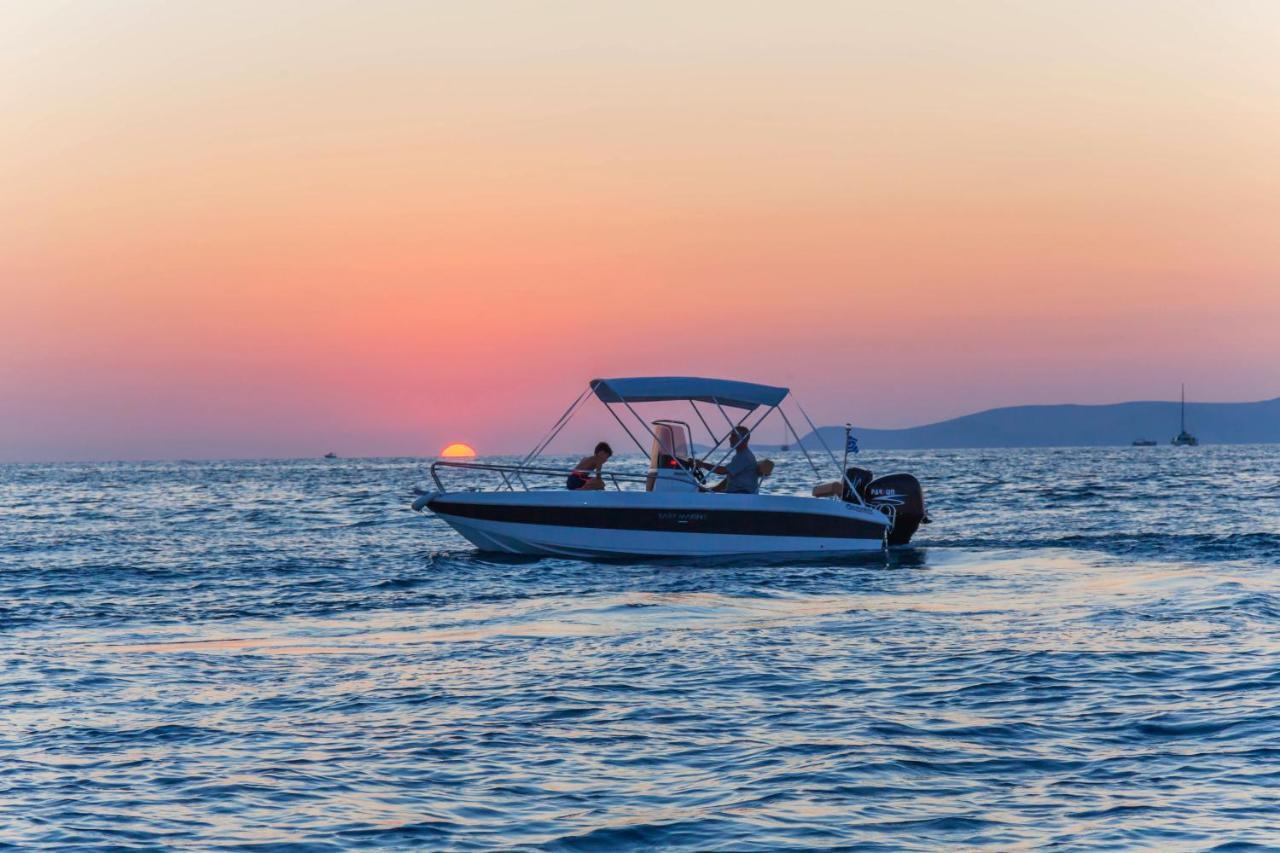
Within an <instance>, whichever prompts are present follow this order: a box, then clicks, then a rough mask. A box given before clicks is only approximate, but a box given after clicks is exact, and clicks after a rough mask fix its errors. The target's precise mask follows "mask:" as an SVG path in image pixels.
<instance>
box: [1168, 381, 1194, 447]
mask: <svg viewBox="0 0 1280 853" xmlns="http://www.w3.org/2000/svg"><path fill="white" fill-rule="evenodd" d="M1180 411H1181V414H1180V418H1181V421H1180V427H1179V430H1178V434H1177V435H1175V436H1174V437H1173V438H1172V439H1171V440H1170V441H1169V443H1170V444H1172V445H1173V446H1174V447H1198V446H1199V445H1200V439H1198V438H1196V437H1195V436H1194V435H1192V434H1191V433H1189V432H1187V386H1186V385H1183V386H1182V408H1181V410H1180Z"/></svg>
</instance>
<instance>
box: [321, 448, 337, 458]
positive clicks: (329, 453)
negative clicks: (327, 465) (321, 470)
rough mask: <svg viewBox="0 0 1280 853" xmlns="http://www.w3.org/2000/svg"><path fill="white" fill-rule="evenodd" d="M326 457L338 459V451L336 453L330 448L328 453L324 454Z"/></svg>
mask: <svg viewBox="0 0 1280 853" xmlns="http://www.w3.org/2000/svg"><path fill="white" fill-rule="evenodd" d="M324 458H325V459H337V458H338V454H336V453H334V452H333V451H332V450H330V451H329V452H328V453H326V454H325V455H324Z"/></svg>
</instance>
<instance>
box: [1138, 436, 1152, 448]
mask: <svg viewBox="0 0 1280 853" xmlns="http://www.w3.org/2000/svg"><path fill="white" fill-rule="evenodd" d="M1133 446H1134V447H1155V446H1156V443H1155V441H1154V440H1152V439H1150V438H1135V439H1134V440H1133Z"/></svg>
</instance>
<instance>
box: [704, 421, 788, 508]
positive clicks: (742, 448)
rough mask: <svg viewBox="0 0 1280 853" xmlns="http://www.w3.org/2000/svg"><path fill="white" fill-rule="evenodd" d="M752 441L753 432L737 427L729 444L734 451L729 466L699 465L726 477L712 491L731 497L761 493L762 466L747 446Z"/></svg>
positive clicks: (730, 437)
mask: <svg viewBox="0 0 1280 853" xmlns="http://www.w3.org/2000/svg"><path fill="white" fill-rule="evenodd" d="M750 440H751V430H749V429H747V428H746V427H744V426H736V427H734V428H733V432H732V433H731V434H730V436H729V444H730V446H731V447H732V448H733V449H734V454H733V458H732V459H730V460H729V464H728V465H708V464H707V463H706V462H699V463H698V465H699V467H701V468H706V469H708V470H710V471H714V472H715V473H717V474H723V475H724V480H723V482H720V483H717V484H716V485H715V486H714V487H713V488H712V491H715V492H728V493H729V494H731V495H754V494H755V493H756V492H758V491H760V474H761V470H760V468H761V464H760V463H758V462H756V455H755V454H754V453H752V452H751V448H749V447H748V446H747V443H748V442H749V441H750ZM770 467H772V463H770Z"/></svg>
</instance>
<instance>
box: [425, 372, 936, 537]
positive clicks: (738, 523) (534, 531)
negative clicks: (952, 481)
mask: <svg viewBox="0 0 1280 853" xmlns="http://www.w3.org/2000/svg"><path fill="white" fill-rule="evenodd" d="M789 395H790V391H789V389H787V388H781V387H777V386H772V385H760V384H755V383H749V382H739V381H735V380H726V379H705V378H701V377H689V376H661V377H629V378H616V379H593V380H591V382H590V383H589V384H588V386H587V389H586V390H585V391H583V392H582V394H581V395H579V397H578V399H577V400H576V401H575V402H574V403H573V404H572V405H571V406H570V407H569V408H568V410H566V411H565V413H564V414H563V415H562V416H561V417H560V419H559V420H558V421H556V423H555V424H553V425H552V427H551V430H550V431H549V433H548V434H547V435H546V436H545V437H544V438H543V440H542V441H540V442H539V443H538V444H537V445H536V446H535V447H534V449H533V450H532V451H531V452H530V453H529V454H528V455H527V456H525V457H524V458H523V459H522V460H521V461H520V462H518V463H512V464H500V463H492V462H484V461H477V462H462V461H455V460H446V459H441V460H437V461H435V462H433V463H432V464H431V468H430V476H431V480H432V482H433V485H434V488H432V489H424V490H420V494H419V496H418V497H417V499H416V500H414V502H413V508H414V509H415V510H417V511H419V512H421V511H423V510H429V511H430V512H431V513H432V514H434V515H435V516H436V517H438V518H440V519H442V520H443V521H444V522H445V523H446V524H448V525H449V526H450V527H452V528H453V529H454V530H455V531H457V532H458V533H459V534H461V535H462V536H463V537H464V538H465V539H467V540H468V541H469V542H470V543H471V544H473V545H474V546H475V547H476V548H478V549H480V550H481V551H491V552H504V553H511V554H533V555H558V556H569V557H580V558H616V557H623V558H626V557H673V558H698V557H736V556H771V555H788V556H790V555H795V556H819V555H821V556H827V555H841V554H853V553H865V552H873V551H880V550H882V549H884V548H886V547H889V546H897V545H905V544H907V543H908V542H909V541H910V540H911V537H912V535H913V534H914V533H915V531H916V529H917V528H918V527H919V525H920V524H921V523H926V522H927V521H928V518H927V517H926V514H925V507H924V495H923V491H922V490H921V488H920V483H919V481H918V480H917V479H916V478H915V477H913V476H911V475H910V474H893V475H889V476H887V477H881V478H880V479H878V480H872V481H869V482H862V481H859V482H857V483H856V484H854V483H852V482H851V481H850V479H849V474H848V473H847V472H848V471H857V470H858V469H849V468H847V466H845V465H842V464H841V462H840V461H839V460H837V459H836V456H835V454H834V453H832V452H831V450H830V448H825V449H826V451H827V455H828V456H829V457H830V460H829V461H830V462H831V463H832V465H831V469H830V471H831V476H828V477H826V479H828V480H834V481H835V482H834V484H833V485H834V486H835V487H836V489H837V490H838V489H839V488H840V481H841V480H842V479H843V481H844V488H843V494H839V493H837V494H835V495H834V496H832V497H812V496H809V495H796V494H772V493H767V492H766V493H756V494H726V493H723V492H717V491H713V490H712V489H711V488H709V487H708V485H707V484H706V483H705V482H704V478H703V467H704V466H705V465H710V464H723V462H724V461H727V458H728V456H729V454H730V453H731V452H732V451H730V450H729V449H728V447H727V444H726V442H727V438H728V433H729V432H730V431H731V428H735V427H738V426H746V427H747V428H748V429H751V430H753V431H754V429H755V428H756V427H758V426H759V425H760V424H761V422H762V421H763V420H764V419H765V418H766V417H769V416H770V415H772V414H774V413H775V412H776V413H777V415H778V416H779V417H780V418H781V420H782V421H783V422H784V423H785V424H786V427H787V430H788V431H789V432H790V434H791V436H792V437H793V439H794V441H793V445H794V446H796V447H798V448H799V449H800V450H801V451H802V452H803V453H804V456H805V458H806V459H807V460H808V462H809V465H810V466H812V468H813V472H814V474H815V477H817V478H821V477H822V472H823V468H822V467H820V466H819V465H818V462H817V461H816V460H815V459H814V458H813V456H811V455H810V454H809V453H808V451H807V450H806V449H805V447H804V445H803V444H802V443H801V442H800V440H799V436H798V435H796V432H795V429H794V428H793V427H792V425H791V420H790V418H788V416H787V414H786V412H785V411H784V410H783V409H782V407H781V405H782V402H783V400H784V399H785V398H788V397H789ZM592 398H594V399H595V400H597V401H599V402H600V403H602V404H604V408H605V409H606V410H607V411H608V412H609V413H610V414H611V415H613V418H614V420H616V421H617V423H618V425H619V426H621V427H622V429H623V431H624V432H625V433H626V435H627V436H628V437H629V438H630V439H631V441H632V442H633V443H634V444H635V445H636V447H637V448H638V450H639V451H640V452H641V453H647V455H648V463H649V464H648V469H647V471H646V472H645V473H643V474H640V473H634V474H626V473H622V472H614V471H607V472H605V473H603V474H602V479H603V480H604V482H605V485H606V488H605V489H600V490H595V491H588V490H585V489H578V490H576V491H570V490H568V489H567V488H565V478H566V476H567V475H568V474H569V471H568V470H566V469H563V468H557V467H553V466H546V465H542V464H540V463H539V462H538V458H539V456H540V455H541V454H543V453H544V451H545V450H546V448H547V446H548V445H549V444H550V443H551V441H552V440H554V439H555V437H556V436H557V435H558V434H559V433H560V431H561V430H563V429H564V427H565V425H566V424H567V423H568V422H569V420H570V419H571V418H572V417H573V415H574V413H575V412H577V411H578V409H579V408H580V407H581V406H582V405H584V404H585V403H586V402H587V401H588V400H589V399H592ZM791 399H792V400H794V398H791ZM650 403H661V404H664V406H665V408H666V409H670V408H672V407H673V406H679V405H681V404H682V403H688V405H689V406H690V408H691V414H692V415H693V418H692V419H691V421H684V420H678V419H673V418H671V417H662V418H656V419H652V420H650V419H647V418H646V417H642V416H641V414H640V413H639V412H638V411H637V407H640V406H644V405H646V404H650ZM699 403H701V404H703V405H702V406H701V407H700V406H699V405H698V404H699ZM795 407H796V408H799V411H800V413H801V414H804V410H803V408H800V407H799V403H798V402H795ZM717 410H718V411H717ZM731 411H732V412H733V416H731V415H730V412H731ZM620 412H624V413H625V414H626V415H627V416H628V418H627V419H625V420H624V418H623V416H622V415H621V414H620ZM708 416H710V417H711V418H712V419H713V420H715V421H716V422H719V419H720V416H723V417H724V420H725V422H726V424H727V426H726V427H725V429H724V434H721V435H717V432H716V430H714V429H712V427H711V426H710V423H711V422H710V421H708V419H707V418H708ZM804 417H805V420H806V421H808V423H809V426H810V428H811V429H812V428H813V422H812V420H810V419H809V418H808V415H807V414H805V415H804ZM628 421H631V422H633V425H638V429H635V430H633V429H632V428H631V426H628ZM690 422H693V423H699V424H701V426H702V427H704V428H705V430H706V433H707V435H708V436H709V437H710V441H711V445H710V447H709V449H707V450H705V451H704V452H702V453H701V455H699V452H698V450H697V446H696V445H695V444H694V441H693V430H692V428H691V427H690ZM815 432H816V429H815ZM646 434H647V437H648V438H649V439H650V441H649V446H648V448H646V447H645V445H644V444H643V443H642V442H641V440H640V438H638V437H637V436H638V435H641V436H644V435H646ZM845 461H846V462H847V453H846V460H845ZM455 471H464V472H466V473H467V474H469V475H470V479H471V480H472V481H473V482H474V480H475V479H476V478H478V477H480V476H482V475H483V476H485V477H488V478H491V479H492V480H493V481H494V487H493V488H492V489H490V490H463V489H450V488H447V487H446V485H445V482H444V480H442V479H441V475H442V474H446V475H448V474H449V473H450V472H455ZM766 482H767V479H766Z"/></svg>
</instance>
